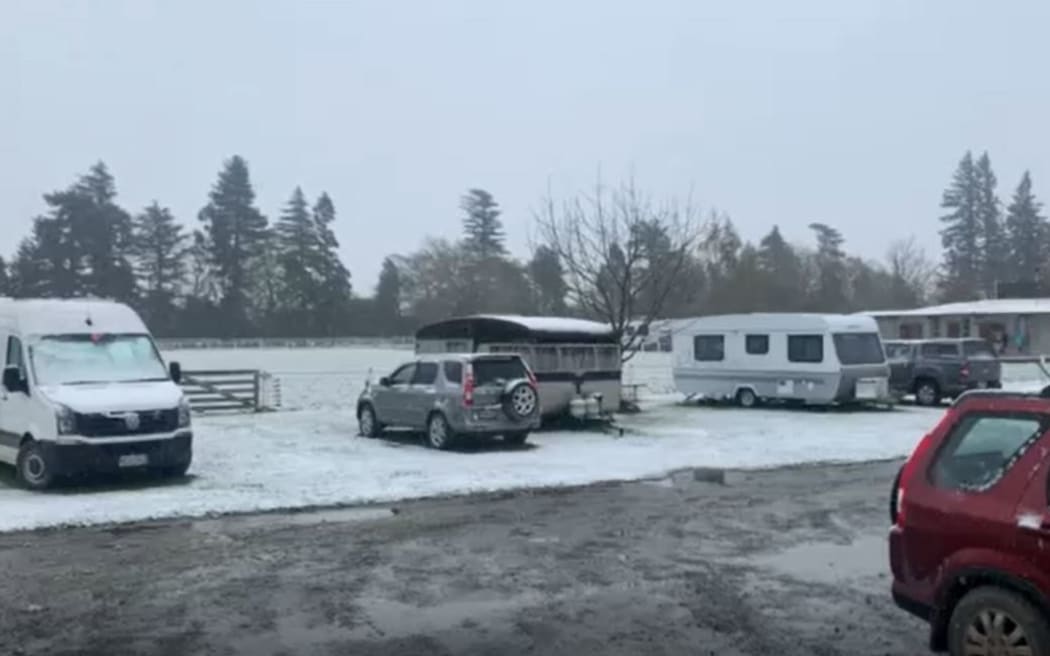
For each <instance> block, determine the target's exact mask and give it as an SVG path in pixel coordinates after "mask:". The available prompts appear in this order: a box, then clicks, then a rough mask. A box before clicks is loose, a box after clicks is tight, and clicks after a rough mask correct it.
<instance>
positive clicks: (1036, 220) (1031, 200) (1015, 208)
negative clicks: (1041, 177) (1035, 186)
mask: <svg viewBox="0 0 1050 656" xmlns="http://www.w3.org/2000/svg"><path fill="white" fill-rule="evenodd" d="M1042 207H1043V205H1042V203H1040V202H1039V201H1038V200H1036V198H1035V195H1034V194H1033V193H1032V176H1031V175H1029V173H1028V171H1025V172H1024V175H1023V176H1022V177H1021V182H1020V184H1018V185H1017V190H1016V191H1015V192H1014V197H1013V200H1012V201H1011V203H1010V207H1008V208H1007V210H1006V235H1007V252H1008V253H1009V261H1010V264H1011V273H1012V277H1013V279H1014V280H1017V281H1036V280H1041V279H1042V277H1043V276H1042V275H1041V274H1042V273H1043V272H1041V271H1040V268H1041V266H1042V264H1043V261H1044V258H1043V252H1044V249H1045V248H1046V247H1047V246H1048V243H1047V242H1048V238H1050V230H1048V226H1047V221H1046V218H1045V217H1043V216H1041V215H1040V214H1039V211H1040V210H1041V209H1042Z"/></svg>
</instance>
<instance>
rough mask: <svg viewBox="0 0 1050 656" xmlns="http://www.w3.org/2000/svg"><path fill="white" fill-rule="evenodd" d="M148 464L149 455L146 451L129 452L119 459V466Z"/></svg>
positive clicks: (143, 465)
mask: <svg viewBox="0 0 1050 656" xmlns="http://www.w3.org/2000/svg"><path fill="white" fill-rule="evenodd" d="M148 464H149V456H147V455H146V454H145V453H129V454H128V455H126V456H120V458H119V459H118V460H117V466H118V467H145V466H146V465H148Z"/></svg>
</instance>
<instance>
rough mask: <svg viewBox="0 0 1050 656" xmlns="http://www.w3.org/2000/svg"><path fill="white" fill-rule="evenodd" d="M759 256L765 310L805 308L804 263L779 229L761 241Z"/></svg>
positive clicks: (758, 262)
mask: <svg viewBox="0 0 1050 656" xmlns="http://www.w3.org/2000/svg"><path fill="white" fill-rule="evenodd" d="M757 257H758V261H757V266H758V270H759V272H760V273H761V279H762V283H761V284H762V287H763V289H762V292H763V293H762V294H761V296H762V299H763V305H764V307H765V308H766V309H768V310H770V311H779V312H785V311H794V310H800V309H802V308H803V307H804V306H805V296H806V288H805V281H804V280H803V276H802V262H801V261H800V260H799V257H798V254H797V253H796V252H795V249H794V248H792V247H791V244H789V243H787V241H786V240H785V239H784V236H783V235H782V234H780V228H779V227H778V226H773V229H772V230H770V231H769V234H767V235H766V236H765V237H763V238H762V241H760V242H759V247H758V256H757Z"/></svg>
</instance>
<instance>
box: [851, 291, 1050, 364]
mask: <svg viewBox="0 0 1050 656" xmlns="http://www.w3.org/2000/svg"><path fill="white" fill-rule="evenodd" d="M864 314H867V315H869V316H871V317H874V318H875V321H876V322H877V323H878V325H879V334H880V335H881V336H882V339H931V338H936V337H983V338H984V339H986V340H988V342H990V343H991V344H992V345H993V346H994V347H995V349H996V351H997V352H998V353H1000V354H1001V355H1004V356H1033V355H1039V354H1050V298H997V299H986V300H980V301H967V302H964V303H948V304H945V305H933V306H930V307H924V308H917V309H914V310H879V311H875V312H865V313H864Z"/></svg>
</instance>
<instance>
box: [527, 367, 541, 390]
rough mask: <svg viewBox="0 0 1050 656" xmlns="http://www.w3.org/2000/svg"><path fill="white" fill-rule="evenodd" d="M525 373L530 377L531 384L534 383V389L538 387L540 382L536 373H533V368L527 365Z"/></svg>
mask: <svg viewBox="0 0 1050 656" xmlns="http://www.w3.org/2000/svg"><path fill="white" fill-rule="evenodd" d="M525 375H526V376H528V378H529V385H532V389H537V388H538V387H539V383H537V382H536V374H534V373H532V369H529V368H528V367H525Z"/></svg>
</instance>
